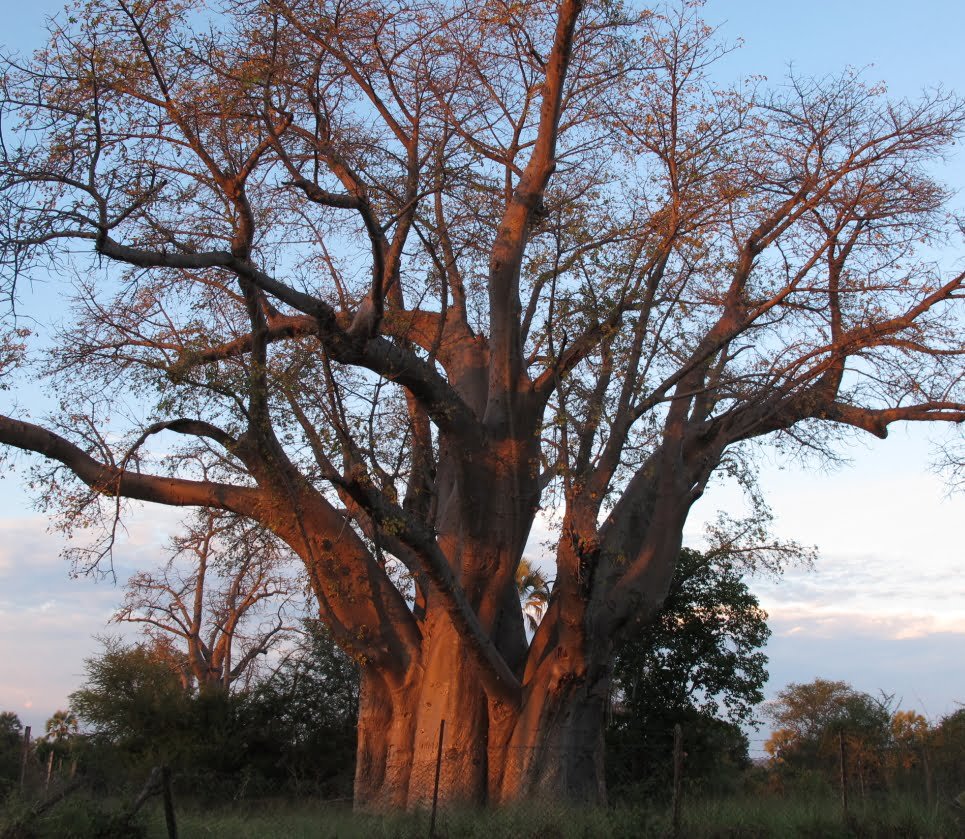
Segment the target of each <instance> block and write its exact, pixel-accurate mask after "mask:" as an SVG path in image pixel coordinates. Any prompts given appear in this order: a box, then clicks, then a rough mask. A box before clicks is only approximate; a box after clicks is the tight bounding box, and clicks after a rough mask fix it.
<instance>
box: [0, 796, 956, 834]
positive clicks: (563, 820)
mask: <svg viewBox="0 0 965 839" xmlns="http://www.w3.org/2000/svg"><path fill="white" fill-rule="evenodd" d="M117 806H118V802H106V801H98V800H95V799H92V798H90V797H87V796H84V795H82V794H81V795H77V796H74V797H72V798H71V799H68V800H67V801H64V802H62V803H61V804H60V805H58V806H57V807H55V808H53V809H52V810H51V811H50V812H49V813H47V814H45V815H44V816H43V817H42V818H40V819H38V820H37V821H35V822H33V823H32V824H31V825H30V827H31V832H30V833H29V834H26V835H29V836H30V837H31V839H46V837H57V838H58V839H75V838H76V839H82V837H99V838H100V839H122V837H123V839H135V838H136V837H137V836H139V835H140V836H143V837H145V839H166V836H167V833H166V830H165V827H164V816H163V812H162V809H161V804H160V800H159V799H155V800H153V801H152V802H150V803H149V804H148V805H147V806H146V807H145V808H144V811H143V813H142V815H141V816H140V817H139V818H138V819H137V821H136V822H135V823H134V824H132V825H123V826H121V825H119V824H118V823H117V821H116V818H115V816H116V810H117ZM6 815H7V819H6V821H7V823H8V824H9V822H10V816H11V815H13V814H12V813H9V812H8V813H7V814H6ZM177 817H178V832H179V836H181V837H182V839H196V837H197V839H203V837H212V839H215V838H216V837H225V839H228V837H230V839H266V838H267V839H327V837H332V839H334V837H338V839H354V837H359V839H382V838H383V837H384V839H409V837H412V839H424V838H425V837H427V836H428V833H429V816H428V814H427V813H416V814H403V815H393V816H385V817H380V816H366V815H356V814H353V813H352V812H351V809H350V808H349V807H348V806H347V805H338V804H331V803H325V802H311V801H305V800H298V801H291V802H286V801H284V800H279V799H272V800H268V801H261V802H259V801H246V802H242V803H239V804H232V805H230V806H225V805H217V806H203V805H201V804H199V803H194V802H188V801H183V800H182V801H179V802H177ZM669 827H670V823H669V814H668V812H667V808H666V807H663V806H658V805H649V806H639V807H632V806H615V807H611V808H609V809H604V808H571V807H562V806H558V805H546V804H540V803H533V804H529V805H519V806H515V807H506V808H501V809H499V810H490V811H478V810H442V811H440V813H439V815H438V818H437V823H436V835H437V836H438V837H446V839H457V838H458V839H462V837H467V839H473V838H474V837H478V838H479V839H502V837H507V839H510V837H511V838H512V839H571V837H572V839H596V837H606V839H611V838H612V839H623V837H626V839H631V838H632V839H638V837H639V839H648V837H654V839H666V837H668V836H669ZM2 833H3V823H2V822H0V835H2ZM680 837H681V839H767V838H768V837H775V839H785V837H786V838H787V839H839V837H840V839H958V837H965V821H963V819H962V816H961V811H960V810H958V809H957V808H955V807H954V806H953V805H952V804H951V803H950V802H945V803H942V804H940V805H939V806H937V807H934V808H931V809H929V808H928V807H926V806H924V804H923V803H922V802H921V801H920V800H918V799H915V798H912V797H903V796H901V795H890V796H881V797H878V798H876V799H874V800H868V801H863V802H862V801H858V802H855V803H854V805H853V807H852V809H851V811H850V818H849V819H848V821H847V822H846V821H845V820H844V819H843V818H842V814H841V810H840V804H839V802H838V801H837V799H835V798H834V797H832V796H826V795H825V796H817V795H812V796H803V795H799V796H787V797H779V796H773V795H761V796H749V795H742V796H731V797H728V798H720V799H714V798H700V799H698V798H688V799H685V800H684V807H683V817H682V823H681V831H680Z"/></svg>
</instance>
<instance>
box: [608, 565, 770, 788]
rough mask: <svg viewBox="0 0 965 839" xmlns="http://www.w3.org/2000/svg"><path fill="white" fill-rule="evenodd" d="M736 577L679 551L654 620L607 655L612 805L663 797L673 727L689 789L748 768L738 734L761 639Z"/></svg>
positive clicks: (752, 696) (757, 673) (759, 622)
mask: <svg viewBox="0 0 965 839" xmlns="http://www.w3.org/2000/svg"><path fill="white" fill-rule="evenodd" d="M745 570H746V569H745V568H744V567H743V566H742V565H741V564H740V563H739V562H738V561H737V560H736V559H735V558H734V557H732V556H729V555H727V554H725V553H718V554H708V555H704V554H701V553H699V552H698V551H694V550H690V549H687V548H685V549H683V550H682V551H681V553H680V557H679V559H678V562H677V566H676V569H675V572H674V577H673V580H672V582H671V585H670V592H669V594H668V596H667V600H666V602H665V604H664V608H663V610H662V611H661V613H660V614H659V615H658V617H657V619H656V620H655V621H653V622H652V623H649V624H646V625H644V626H642V627H641V628H640V629H639V630H637V631H636V632H634V633H633V634H632V635H631V636H630V637H629V638H628V639H627V640H626V641H625V642H624V643H623V644H622V645H621V646H620V647H619V648H618V649H617V652H616V658H615V662H614V667H613V683H614V686H615V690H616V696H615V700H616V701H615V703H614V705H615V708H614V713H613V715H612V720H611V722H610V724H609V726H608V731H607V739H608V743H607V749H608V751H607V772H608V776H609V777H608V785H609V787H610V789H611V792H612V794H613V795H614V796H615V797H617V798H619V797H620V796H621V795H629V796H631V797H636V796H639V795H641V794H646V795H654V794H656V795H663V794H666V793H667V792H668V791H669V789H670V774H671V753H672V749H673V728H674V725H675V724H678V723H679V724H680V725H681V726H682V728H683V730H684V744H685V746H684V747H685V750H686V752H687V772H686V776H687V779H688V783H689V784H690V785H691V787H693V786H700V787H702V788H704V789H721V788H726V787H728V786H731V785H732V784H733V782H734V780H735V779H736V778H737V777H738V776H739V771H740V770H742V769H744V768H746V767H747V766H748V765H749V762H750V761H749V758H748V754H747V738H746V735H745V734H744V733H743V731H742V729H741V725H744V724H748V723H753V722H754V708H755V706H756V705H757V704H759V703H760V702H761V701H762V700H763V698H764V694H763V688H764V684H765V682H766V681H767V669H766V665H767V656H766V655H765V654H764V652H763V651H762V648H763V646H764V645H765V644H766V642H767V639H768V637H769V636H770V630H769V629H768V628H767V613H766V612H765V611H764V610H763V609H762V608H761V607H760V604H759V602H758V600H757V598H756V597H755V596H754V594H753V593H752V592H751V591H750V590H749V588H748V587H747V583H746V582H745V580H744V573H745Z"/></svg>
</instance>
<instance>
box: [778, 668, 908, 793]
mask: <svg viewBox="0 0 965 839" xmlns="http://www.w3.org/2000/svg"><path fill="white" fill-rule="evenodd" d="M767 713H768V715H769V716H770V718H771V719H772V720H773V721H774V723H775V725H776V726H777V727H776V729H775V730H774V732H773V734H772V735H771V737H770V739H769V740H768V741H767V742H766V743H765V744H764V748H765V749H766V751H767V752H768V754H770V755H771V758H772V761H773V765H774V767H776V768H778V769H779V770H780V771H781V772H783V773H784V774H785V775H796V774H800V773H802V772H805V773H808V772H810V773H813V772H817V773H819V774H820V775H823V777H824V778H825V780H826V781H827V782H828V783H832V784H833V783H837V778H838V777H839V774H840V760H841V755H840V749H841V744H842V741H843V743H844V748H845V764H846V773H847V776H848V777H849V778H854V779H855V780H856V781H857V783H858V785H859V788H860V789H861V790H862V791H865V790H867V789H869V788H871V787H872V786H876V785H877V786H880V785H881V784H882V783H884V781H885V780H886V774H885V773H886V769H887V765H888V763H889V761H890V758H891V756H892V755H891V746H892V743H893V741H892V717H893V708H892V698H891V697H889V696H886V695H882V697H881V698H880V699H876V698H875V697H873V696H870V695H869V694H867V693H862V692H860V691H857V690H855V689H854V688H853V687H851V685H849V684H848V683H847V682H839V681H829V680H826V679H815V680H814V681H813V682H809V683H806V684H796V683H792V684H790V685H788V686H787V687H786V688H784V690H782V691H781V692H780V693H779V694H778V696H777V698H776V699H774V700H773V701H771V702H770V703H768V707H767Z"/></svg>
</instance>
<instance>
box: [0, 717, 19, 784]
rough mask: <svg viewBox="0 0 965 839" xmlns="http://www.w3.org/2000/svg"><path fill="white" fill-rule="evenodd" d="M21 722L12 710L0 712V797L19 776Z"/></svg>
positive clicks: (15, 782)
mask: <svg viewBox="0 0 965 839" xmlns="http://www.w3.org/2000/svg"><path fill="white" fill-rule="evenodd" d="M22 744H23V723H21V722H20V717H18V716H17V715H16V714H15V713H14V712H13V711H3V712H0V797H2V796H3V795H5V794H6V793H7V792H8V791H9V790H11V789H13V787H14V786H15V785H16V784H17V781H18V780H19V778H20V756H21V749H22V747H23V746H22Z"/></svg>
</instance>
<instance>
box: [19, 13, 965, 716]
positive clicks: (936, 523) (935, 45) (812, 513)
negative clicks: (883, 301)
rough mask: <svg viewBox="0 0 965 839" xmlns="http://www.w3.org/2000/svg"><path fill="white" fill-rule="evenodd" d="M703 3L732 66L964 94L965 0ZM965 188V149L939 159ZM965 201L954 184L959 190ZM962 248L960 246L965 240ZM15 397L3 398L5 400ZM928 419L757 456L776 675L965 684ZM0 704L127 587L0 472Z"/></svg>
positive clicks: (64, 668) (926, 706) (951, 553)
mask: <svg viewBox="0 0 965 839" xmlns="http://www.w3.org/2000/svg"><path fill="white" fill-rule="evenodd" d="M60 5H61V4H60V3H58V2H51V0H35V2H33V3H30V4H24V3H21V2H17V3H14V2H11V0H0V12H2V18H3V20H4V30H3V32H2V33H0V41H2V42H4V43H5V46H6V47H7V48H11V47H12V48H15V49H21V50H29V49H32V48H34V47H36V46H39V45H40V44H41V42H42V31H41V28H40V27H41V23H42V20H43V18H44V16H45V15H46V14H49V13H51V12H54V11H56V10H57V9H58V8H59V7H60ZM705 14H706V17H707V18H708V20H710V21H711V22H713V23H720V24H721V26H722V33H723V34H724V36H725V37H726V38H727V39H729V40H735V39H737V38H738V37H741V38H743V40H744V46H743V47H742V48H741V49H740V50H738V51H736V52H735V53H733V54H732V55H730V56H729V57H727V58H726V59H725V61H724V62H723V64H722V65H721V68H720V73H721V76H722V77H723V78H732V79H734V78H738V77H740V76H741V75H750V74H763V75H765V76H767V77H768V79H769V82H771V83H775V84H776V83H780V79H781V77H782V76H783V75H784V74H785V72H786V70H787V67H788V66H789V65H793V67H794V71H795V72H796V73H799V74H801V75H824V74H826V73H834V72H836V71H839V70H841V69H842V68H843V67H845V66H847V65H851V66H857V67H866V68H867V75H868V77H869V78H870V79H872V80H875V81H877V80H884V81H885V82H886V83H887V84H888V87H889V91H890V92H891V93H892V94H893V95H895V96H899V97H900V96H914V95H915V94H917V93H918V92H919V91H920V90H921V89H922V88H923V87H926V86H930V85H934V84H937V83H942V84H944V85H946V86H947V87H949V88H951V89H953V90H956V89H957V90H958V91H959V92H960V93H962V94H965V60H963V58H962V51H961V50H962V48H961V37H962V33H963V32H965V4H961V3H960V2H951V0H941V2H927V0H920V2H918V3H916V4H914V5H910V4H907V3H906V2H870V1H869V0H860V1H859V2H855V1H854V0H852V2H847V3H842V2H840V0H837V2H828V0H811V2H808V3H774V2H773V0H768V2H764V0H740V2H733V1H732V2H722V0H721V2H710V3H708V5H707V7H706V9H705ZM941 175H942V177H943V179H944V180H945V181H946V182H947V183H949V184H951V185H952V186H953V187H954V188H956V189H957V190H959V191H962V190H965V156H963V155H962V154H959V155H957V156H955V157H954V158H953V159H952V160H950V161H949V162H948V163H947V165H946V166H945V167H943V169H942V170H941ZM956 203H957V204H958V205H959V206H965V201H963V198H962V195H961V194H960V195H959V196H958V197H957V198H956ZM961 256H962V257H963V258H965V248H963V249H962V252H961ZM8 408H9V401H7V400H5V401H4V402H3V404H0V409H2V410H7V409H8ZM941 437H942V434H941V432H940V431H938V430H936V429H905V428H901V429H897V430H896V431H894V432H893V433H892V436H891V438H890V439H889V440H887V441H884V442H882V441H866V442H865V443H863V444H860V445H858V446H856V447H855V448H854V449H853V450H851V451H850V452H849V454H850V456H851V458H852V461H853V463H852V464H851V465H850V466H849V467H845V468H841V469H838V470H836V471H834V472H832V473H824V472H822V471H820V470H814V469H804V468H801V467H799V466H795V465H792V464H782V463H779V462H768V463H765V465H764V467H763V469H762V473H761V483H762V486H763V488H764V490H765V493H766V496H767V498H768V500H769V502H770V503H771V506H772V508H773V510H774V512H775V514H776V515H777V522H776V529H777V531H778V532H779V534H780V535H782V536H784V537H788V538H794V539H797V540H798V541H801V542H805V543H813V544H817V545H818V546H819V548H820V550H821V558H820V560H819V562H818V564H817V567H816V569H815V570H814V571H812V572H809V573H804V572H801V571H794V572H791V573H790V574H789V575H787V577H786V578H785V579H784V580H783V582H781V583H780V584H779V585H774V584H771V583H768V582H765V581H758V582H755V583H754V586H755V588H756V590H757V591H758V593H759V595H760V596H761V598H762V601H763V603H764V605H765V606H766V607H767V608H768V610H769V612H770V614H771V626H772V629H773V630H774V637H773V639H772V641H771V643H770V645H769V648H768V652H769V655H770V658H771V666H770V670H771V682H770V685H769V693H770V694H771V695H773V694H774V693H776V691H777V690H779V689H780V688H781V687H783V686H784V685H785V684H786V683H787V682H788V681H792V680H793V681H807V680H810V679H812V678H814V677H815V676H822V677H825V678H834V679H846V680H848V681H851V682H852V683H853V684H854V685H855V686H856V687H858V688H860V689H862V690H867V691H870V692H876V691H877V690H878V689H879V688H880V689H884V690H886V691H888V692H889V693H891V692H894V693H895V694H896V695H897V696H898V697H900V698H902V699H903V705H904V706H905V707H915V708H917V709H919V710H921V711H923V712H925V713H926V714H927V715H928V716H931V717H937V716H940V715H941V714H944V713H948V712H950V711H952V710H954V708H955V707H956V703H957V702H965V669H963V668H962V667H961V664H960V662H961V650H962V649H965V609H963V603H965V582H963V573H962V572H963V570H965V561H963V560H965V547H963V539H962V535H963V534H962V527H963V523H965V497H963V496H962V495H956V496H949V495H948V492H947V486H946V484H945V483H944V481H943V479H942V478H941V477H940V476H938V475H936V474H934V473H933V472H932V471H930V470H929V468H928V465H929V462H930V459H931V456H932V455H931V452H932V451H933V444H934V442H935V441H936V440H940V439H941ZM740 503H741V501H740V498H739V496H738V494H737V493H736V491H735V490H734V489H733V487H728V486H726V485H724V486H719V487H716V488H715V489H713V490H712V491H711V492H710V493H708V496H707V497H706V498H705V499H704V500H702V501H701V502H700V506H699V507H698V509H697V510H696V511H695V516H694V518H693V520H692V521H691V523H690V524H689V525H688V529H687V536H688V541H689V542H690V543H691V544H699V541H700V537H701V520H702V519H709V518H713V515H714V513H715V511H716V509H717V508H718V507H725V508H733V507H734V506H736V505H738V504H740ZM0 504H2V507H0V661H3V662H4V666H3V667H2V668H0V709H9V710H13V711H16V712H17V713H19V714H20V715H21V717H22V719H24V721H25V722H28V723H32V724H33V725H35V726H40V725H42V723H43V721H44V720H45V719H46V718H47V716H49V715H50V713H51V712H53V711H54V710H55V709H56V708H57V707H60V706H63V705H64V704H65V702H66V695H67V694H68V693H69V692H70V691H71V690H73V689H75V688H76V687H77V686H78V684H79V677H80V673H81V669H82V659H83V657H84V656H85V655H88V654H89V653H90V652H91V651H93V650H94V649H95V648H96V643H95V642H94V641H92V640H91V638H92V636H93V635H94V634H98V633H103V632H105V631H106V628H105V623H106V621H107V619H108V618H109V616H110V614H111V612H112V611H113V609H114V608H115V607H116V606H117V604H118V603H119V601H120V597H121V592H120V590H119V589H117V588H115V587H114V586H113V585H112V584H110V583H108V582H100V583H95V582H94V581H92V580H87V579H81V580H73V579H70V578H69V576H68V570H69V569H68V567H67V565H66V563H65V562H64V561H63V560H61V559H60V558H59V556H58V554H59V552H60V550H61V549H62V547H63V544H64V541H63V538H62V537H61V535H60V534H56V533H49V532H47V529H46V524H45V522H44V520H43V518H42V516H40V515H39V514H37V513H36V512H34V511H32V510H31V508H30V504H29V500H28V498H27V497H26V493H25V490H23V489H21V485H20V483H19V478H18V477H17V476H9V477H8V478H7V479H6V480H4V481H2V482H0ZM177 520H178V514H177V513H176V512H172V511H169V510H157V509H155V510H152V511H142V512H140V513H138V514H137V515H135V516H134V517H133V518H132V519H131V522H130V524H129V532H128V534H127V535H126V536H125V537H124V542H123V544H122V546H121V549H120V550H119V551H118V552H117V556H118V567H117V570H118V572H119V576H120V577H121V579H123V578H124V576H125V575H126V574H127V573H129V572H130V570H131V569H133V568H135V567H138V566H140V567H145V566H150V565H153V564H154V563H155V562H156V561H157V560H158V559H159V558H160V544H161V543H162V542H163V535H164V533H165V532H166V531H167V529H168V528H170V527H172V526H173V525H174V524H175V523H176V522H177Z"/></svg>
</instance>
